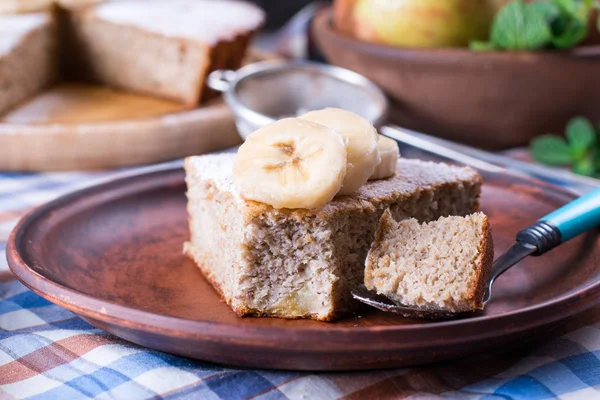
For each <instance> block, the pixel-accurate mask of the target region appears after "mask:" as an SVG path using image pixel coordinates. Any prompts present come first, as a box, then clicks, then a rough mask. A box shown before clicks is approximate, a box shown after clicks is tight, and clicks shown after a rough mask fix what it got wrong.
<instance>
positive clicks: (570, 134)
mask: <svg viewBox="0 0 600 400" xmlns="http://www.w3.org/2000/svg"><path fill="white" fill-rule="evenodd" d="M567 140H568V142H569V147H570V149H571V154H572V156H573V158H574V159H575V160H582V159H583V158H585V157H586V156H587V155H588V153H589V151H590V150H591V149H592V147H593V146H594V145H595V144H596V132H595V131H594V127H593V126H592V124H591V123H590V121H588V120H587V119H585V118H582V117H577V118H573V119H572V120H571V121H569V123H568V124H567Z"/></svg>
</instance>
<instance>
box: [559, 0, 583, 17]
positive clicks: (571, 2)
mask: <svg viewBox="0 0 600 400" xmlns="http://www.w3.org/2000/svg"><path fill="white" fill-rule="evenodd" d="M553 1H554V4H556V6H557V7H558V8H559V9H560V11H561V12H562V13H563V14H567V15H571V16H575V17H576V16H577V15H578V14H577V13H578V11H579V4H578V3H579V2H578V1H576V0H553Z"/></svg>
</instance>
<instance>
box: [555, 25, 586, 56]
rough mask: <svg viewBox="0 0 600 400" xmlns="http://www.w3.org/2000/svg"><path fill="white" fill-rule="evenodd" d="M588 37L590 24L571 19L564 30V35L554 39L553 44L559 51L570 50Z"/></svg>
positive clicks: (556, 36)
mask: <svg viewBox="0 0 600 400" xmlns="http://www.w3.org/2000/svg"><path fill="white" fill-rule="evenodd" d="M587 35H588V23H587V21H582V20H580V19H571V20H569V21H568V22H567V23H566V26H565V27H564V28H563V29H562V33H561V34H559V35H555V36H554V37H553V38H552V44H553V45H554V47H556V48H557V49H570V48H572V47H575V46H577V44H579V42H581V41H582V40H583V39H585V38H586V37H587Z"/></svg>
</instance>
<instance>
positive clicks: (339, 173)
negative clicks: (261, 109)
mask: <svg viewBox="0 0 600 400" xmlns="http://www.w3.org/2000/svg"><path fill="white" fill-rule="evenodd" d="M345 175H346V144H345V143H344V140H343V139H342V137H341V136H340V135H338V134H337V133H336V132H335V131H334V130H333V129H330V128H327V127H326V126H324V125H320V124H316V123H313V122H310V121H305V120H302V119H298V118H285V119H282V120H279V121H277V122H274V123H272V124H270V125H267V126H264V127H262V128H260V129H258V130H257V131H255V132H253V133H252V134H251V135H250V136H248V138H247V139H246V142H245V143H244V144H243V145H242V146H241V147H240V149H239V150H238V153H237V155H236V157H235V163H234V166H233V179H234V183H235V185H236V188H237V189H238V191H239V193H240V195H241V196H242V198H244V199H247V200H255V201H260V202H263V203H266V204H270V205H271V206H273V207H275V208H317V207H320V206H322V205H324V204H326V203H327V202H329V201H331V199H333V197H334V196H335V195H336V194H337V193H338V192H339V190H340V188H341V187H342V181H343V180H344V176H345Z"/></svg>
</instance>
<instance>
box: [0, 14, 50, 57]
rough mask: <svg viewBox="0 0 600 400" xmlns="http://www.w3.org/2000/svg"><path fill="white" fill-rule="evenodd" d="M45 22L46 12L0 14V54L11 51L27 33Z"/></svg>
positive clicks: (46, 18)
mask: <svg viewBox="0 0 600 400" xmlns="http://www.w3.org/2000/svg"><path fill="white" fill-rule="evenodd" d="M47 22H48V16H47V15H46V14H25V15H4V16H0V55H1V54H6V53H8V52H9V51H11V50H12V49H13V48H14V47H15V46H16V45H17V44H19V42H20V41H21V40H22V39H23V37H24V36H25V35H27V33H29V32H30V31H31V30H33V29H35V28H38V27H40V26H43V25H44V24H45V23H47Z"/></svg>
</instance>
